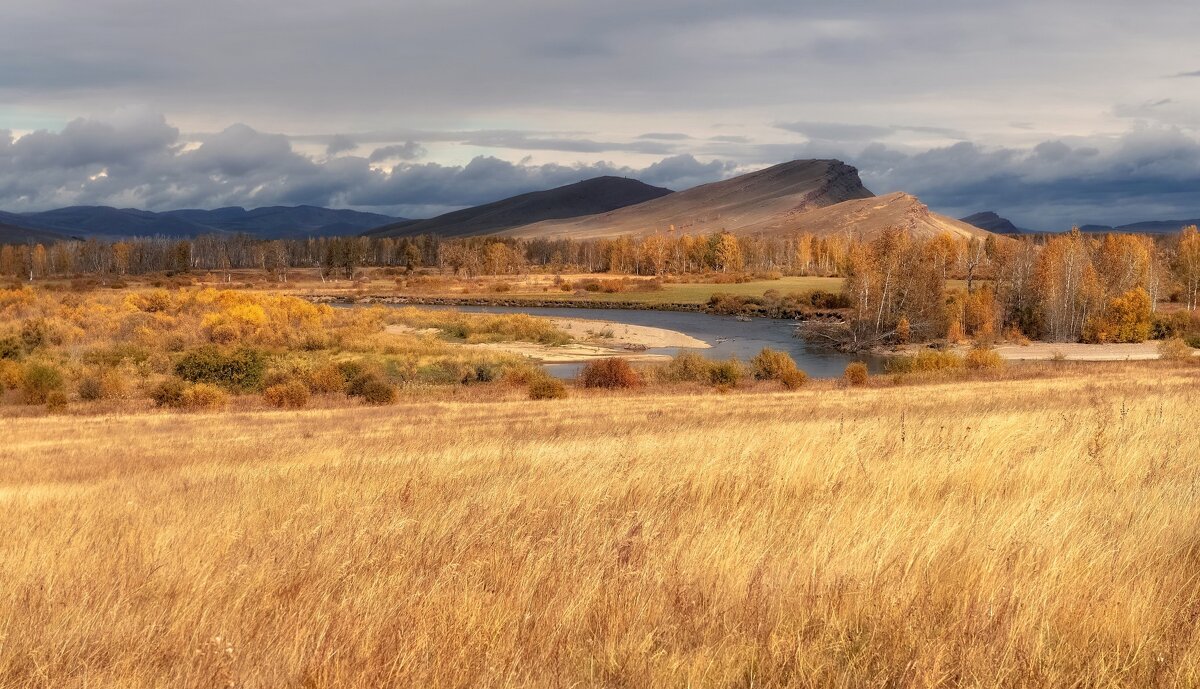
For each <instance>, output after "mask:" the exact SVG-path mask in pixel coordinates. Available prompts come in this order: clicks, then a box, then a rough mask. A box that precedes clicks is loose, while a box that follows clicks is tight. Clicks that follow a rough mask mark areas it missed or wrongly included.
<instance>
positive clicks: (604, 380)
mask: <svg viewBox="0 0 1200 689" xmlns="http://www.w3.org/2000/svg"><path fill="white" fill-rule="evenodd" d="M579 384H580V385H582V386H583V387H585V388H636V387H638V386H640V385H641V384H642V377H641V376H639V375H638V373H637V371H635V370H633V367H632V366H630V365H629V362H628V361H626V360H624V359H621V358H619V357H614V358H611V359H599V360H597V361H592V362H589V363H588V365H587V366H584V367H583V370H582V371H580V372H579Z"/></svg>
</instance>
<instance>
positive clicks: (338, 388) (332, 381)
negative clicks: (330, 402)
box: [305, 363, 346, 394]
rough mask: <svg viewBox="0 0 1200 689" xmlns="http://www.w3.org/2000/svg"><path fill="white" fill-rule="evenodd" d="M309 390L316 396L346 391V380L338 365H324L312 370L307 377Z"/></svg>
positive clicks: (306, 381)
mask: <svg viewBox="0 0 1200 689" xmlns="http://www.w3.org/2000/svg"><path fill="white" fill-rule="evenodd" d="M305 383H307V385H308V389H309V390H311V391H312V392H314V393H316V394H329V393H335V392H345V391H346V380H345V378H343V377H342V371H341V369H339V368H338V366H337V365H336V364H332V363H330V364H322V365H320V366H317V367H315V368H313V369H312V370H310V371H309V372H308V373H307V375H306V376H305Z"/></svg>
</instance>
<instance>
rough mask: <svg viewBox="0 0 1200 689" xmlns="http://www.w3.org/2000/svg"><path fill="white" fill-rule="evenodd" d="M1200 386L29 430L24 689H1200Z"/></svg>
mask: <svg viewBox="0 0 1200 689" xmlns="http://www.w3.org/2000/svg"><path fill="white" fill-rule="evenodd" d="M1046 366H1047V367H1048V368H1053V367H1054V366H1055V365H1049V364H1048V365H1046ZM1058 366H1064V367H1066V368H1064V369H1063V370H1064V371H1071V370H1073V369H1071V368H1070V365H1069V364H1064V365H1058ZM1146 366H1152V373H1151V377H1149V378H1148V376H1147V370H1146ZM1198 370H1200V369H1196V368H1194V367H1179V366H1175V367H1171V366H1168V365H1166V364H1149V365H1146V364H1142V365H1137V366H1134V365H1129V364H1111V365H1106V366H1099V367H1096V366H1093V367H1089V368H1087V369H1080V371H1081V372H1080V373H1078V374H1068V375H1065V376H1064V377H1060V378H1055V379H1049V380H1028V381H1024V382H1021V381H1015V382H1014V381H1004V382H986V381H982V382H979V383H977V384H974V385H971V386H963V385H961V384H959V383H949V384H932V385H928V386H925V387H923V388H922V389H921V390H920V394H919V395H914V394H913V389H911V388H903V387H902V388H892V387H889V386H879V387H871V388H865V389H859V390H854V391H853V392H851V393H842V392H839V391H837V390H835V389H832V388H821V389H819V390H817V391H814V392H809V391H800V392H797V393H787V394H786V395H784V394H779V395H773V394H762V395H728V396H721V397H715V396H709V397H705V396H698V395H682V396H669V395H668V396H664V395H654V394H648V393H639V394H634V395H623V394H622V396H619V397H617V396H615V394H614V393H605V392H594V391H593V392H587V393H582V394H581V396H580V398H579V399H570V400H563V401H560V402H556V403H555V404H554V406H553V414H552V415H548V414H547V408H546V406H545V405H544V404H543V403H535V402H524V401H513V402H504V403H468V404H461V403H450V402H447V403H442V404H436V405H430V404H423V403H410V404H405V405H404V406H403V407H392V408H388V409H383V410H378V411H377V410H374V409H364V408H358V409H338V410H321V409H318V410H304V411H298V412H293V413H289V414H244V413H237V412H227V413H225V414H223V415H220V416H215V415H208V414H202V415H188V416H174V415H166V414H149V415H147V414H138V415H133V416H126V415H109V416H97V417H78V418H69V419H68V418H64V417H41V418H27V419H6V420H4V422H3V423H4V428H5V433H6V444H5V446H4V449H3V451H0V528H2V529H3V531H4V533H5V534H6V540H5V543H6V544H7V546H6V547H3V548H0V591H3V592H4V601H5V602H4V605H0V629H2V630H4V637H3V643H2V644H0V686H4V687H12V688H14V689H25V688H30V689H32V688H34V687H76V686H77V687H82V686H88V687H96V688H97V689H106V688H110V687H111V688H114V689H115V688H117V687H120V688H121V689H149V688H151V687H164V686H168V687H179V688H180V689H189V688H191V687H196V688H200V687H205V688H208V687H214V686H239V687H291V686H296V687H300V686H310V687H376V686H395V687H400V686H404V687H465V686H503V685H508V686H521V687H530V688H534V689H536V688H539V687H564V686H588V687H590V686H624V687H679V686H697V687H708V686H722V687H725V686H749V685H751V684H753V686H763V687H771V686H814V687H826V686H831V687H857V686H891V687H933V686H948V685H956V684H980V685H985V686H1022V687H1048V686H1065V685H1085V686H1137V687H1168V686H1192V685H1195V684H1196V683H1197V682H1200V652H1198V650H1197V646H1196V644H1195V643H1194V638H1193V637H1194V635H1193V627H1194V625H1193V624H1192V620H1193V617H1194V614H1195V611H1196V610H1197V607H1198V606H1200V584H1198V583H1197V580H1196V577H1195V572H1196V566H1197V557H1198V555H1200V547H1198V546H1197V536H1196V534H1197V533H1200V513H1198V512H1197V510H1196V509H1195V504H1194V494H1195V492H1196V491H1197V490H1198V489H1200V486H1198V485H1197V482H1198V481H1200V478H1198V477H1200V472H1198V471H1197V458H1198V457H1200V431H1198V430H1197V429H1200V409H1198V408H1197V406H1196V405H1195V404H1194V403H1193V402H1194V398H1195V392H1194V391H1195V386H1196V384H1197V378H1196V373H1197V371H1198Z"/></svg>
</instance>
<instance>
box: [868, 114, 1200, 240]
mask: <svg viewBox="0 0 1200 689" xmlns="http://www.w3.org/2000/svg"><path fill="white" fill-rule="evenodd" d="M853 161H854V162H855V163H856V164H857V165H858V166H859V167H860V169H861V170H862V172H863V179H864V181H865V182H866V183H867V185H868V186H869V187H871V188H872V189H873V190H874V191H876V192H889V191H897V190H904V191H909V192H912V193H914V194H917V195H918V196H920V197H921V199H922V200H923V201H925V202H926V203H927V204H929V205H930V206H931V207H933V208H935V209H937V210H941V211H943V212H946V213H949V214H953V215H957V216H961V215H967V214H969V213H973V212H976V211H981V210H995V211H997V212H999V213H1000V214H1001V215H1004V216H1005V217H1008V218H1009V219H1011V220H1013V221H1014V222H1016V223H1017V224H1018V225H1022V226H1025V227H1031V228H1034V229H1049V230H1062V229H1068V228H1070V227H1071V226H1072V225H1080V224H1089V223H1097V224H1122V223H1126V222H1134V221H1138V220H1154V219H1163V220H1166V219H1186V218H1195V217H1200V141H1197V140H1196V139H1195V138H1193V137H1191V136H1189V135H1187V134H1185V133H1183V132H1181V131H1180V130H1178V129H1151V128H1143V129H1137V130H1134V131H1132V132H1130V133H1128V134H1126V135H1124V136H1121V137H1118V138H1115V139H1111V138H1106V139H1094V140H1093V139H1068V140H1055V141H1047V142H1043V143H1041V144H1038V145H1037V146H1034V147H1032V148H1029V149H1016V148H1003V147H1001V148H985V147H983V146H979V145H977V144H973V143H968V142H962V143H958V144H955V145H953V146H948V147H944V148H935V149H932V150H928V151H922V152H915V153H908V152H902V151H897V150H894V149H889V148H887V147H885V146H882V145H879V144H875V145H872V146H868V147H866V148H865V149H863V150H862V151H861V152H860V153H859V154H858V155H856V156H854V158H853Z"/></svg>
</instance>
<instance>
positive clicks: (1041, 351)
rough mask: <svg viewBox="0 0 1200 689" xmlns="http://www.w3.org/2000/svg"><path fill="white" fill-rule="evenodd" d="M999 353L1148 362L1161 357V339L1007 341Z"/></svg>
mask: <svg viewBox="0 0 1200 689" xmlns="http://www.w3.org/2000/svg"><path fill="white" fill-rule="evenodd" d="M996 352H997V353H998V354H999V355H1000V356H1001V357H1002V358H1004V359H1007V360H1009V361H1049V360H1052V359H1061V360H1064V361H1148V360H1151V359H1158V358H1159V354H1158V343H1157V342H1139V343H1136V344H1080V343H1077V342H1032V343H1030V344H1028V345H1023V346H1022V345H1015V344H1005V345H1000V346H998V347H996Z"/></svg>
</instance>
